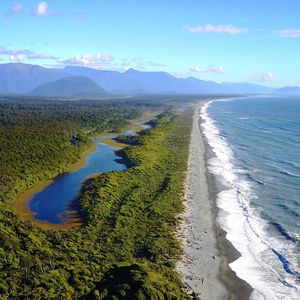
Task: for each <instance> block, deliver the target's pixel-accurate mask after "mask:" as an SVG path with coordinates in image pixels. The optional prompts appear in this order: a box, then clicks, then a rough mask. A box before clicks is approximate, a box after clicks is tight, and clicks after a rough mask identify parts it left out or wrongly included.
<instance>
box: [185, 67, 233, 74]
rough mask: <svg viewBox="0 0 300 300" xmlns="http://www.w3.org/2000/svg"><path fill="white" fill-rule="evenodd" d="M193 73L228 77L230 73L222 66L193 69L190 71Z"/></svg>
mask: <svg viewBox="0 0 300 300" xmlns="http://www.w3.org/2000/svg"><path fill="white" fill-rule="evenodd" d="M190 71H191V72H193V73H198V74H203V73H211V74H217V75H226V74H227V73H228V71H227V70H226V69H225V68H224V67H222V66H208V67H205V68H203V67H193V68H191V69H190Z"/></svg>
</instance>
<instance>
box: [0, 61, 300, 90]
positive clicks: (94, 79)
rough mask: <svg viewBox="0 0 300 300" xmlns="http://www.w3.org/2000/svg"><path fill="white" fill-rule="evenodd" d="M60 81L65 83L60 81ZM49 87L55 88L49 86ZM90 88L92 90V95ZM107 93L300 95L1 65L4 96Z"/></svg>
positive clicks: (190, 80) (131, 73)
mask: <svg viewBox="0 0 300 300" xmlns="http://www.w3.org/2000/svg"><path fill="white" fill-rule="evenodd" d="M74 77H77V79H76V80H75V81H76V83H74ZM67 78H69V79H67ZM70 78H73V79H70ZM61 79H66V80H65V81H60V80H61ZM55 82H56V83H55ZM49 83H53V84H50V85H46V84H49ZM95 84H96V85H97V86H96V85H95ZM45 85H46V86H45ZM72 86H74V87H75V86H76V89H75V90H72V89H73V88H72ZM78 86H80V88H78ZM88 88H91V91H90V92H88ZM105 91H106V92H107V93H110V94H126V95H132V94H270V93H277V94H300V87H284V88H280V89H274V88H271V87H267V86H263V85H257V84H252V83H247V82H245V83H230V82H224V83H216V82H213V81H205V80H201V79H198V78H195V77H187V78H177V77H175V76H173V75H171V74H169V73H167V72H144V71H138V70H134V69H129V70H127V71H125V72H117V71H108V70H97V69H93V68H87V67H78V66H66V67H65V68H64V69H55V68H45V67H41V66H38V65H30V64H23V63H8V64H0V93H1V94H28V93H32V94H35V95H41V94H43V95H46V94H47V93H48V94H51V95H75V94H78V95H83V94H94V95H96V94H97V95H98V94H99V95H100V94H104V93H105ZM73 92H74V93H73Z"/></svg>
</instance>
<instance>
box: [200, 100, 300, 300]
mask: <svg viewBox="0 0 300 300" xmlns="http://www.w3.org/2000/svg"><path fill="white" fill-rule="evenodd" d="M201 118H202V121H203V122H202V128H203V132H204V135H205V137H206V140H207V142H208V144H209V146H210V148H211V149H212V155H211V157H210V158H209V159H208V162H207V164H208V170H209V172H211V173H212V174H214V175H215V178H216V181H217V185H218V189H219V193H218V194H217V205H218V207H219V216H218V221H219V223H220V225H221V227H222V228H223V229H224V230H225V231H226V232H227V239H229V240H230V241H231V242H232V244H233V246H234V247H235V248H236V249H237V250H238V251H239V252H240V253H241V257H240V258H239V259H238V260H236V261H234V262H233V263H232V264H230V267H231V268H232V269H233V270H234V271H235V272H236V273H237V275H238V276H239V277H240V278H242V279H244V280H245V281H247V282H248V283H249V284H250V285H251V286H252V287H253V288H254V293H253V296H254V298H255V299H300V260H299V257H300V248H299V247H300V237H299V232H300V189H299V186H300V152H299V149H300V134H299V133H300V97H283V96H282V97H279V96H270V97H247V98H240V99H228V100H215V101H210V102H208V103H207V104H206V105H204V106H203V108H202V111H201Z"/></svg>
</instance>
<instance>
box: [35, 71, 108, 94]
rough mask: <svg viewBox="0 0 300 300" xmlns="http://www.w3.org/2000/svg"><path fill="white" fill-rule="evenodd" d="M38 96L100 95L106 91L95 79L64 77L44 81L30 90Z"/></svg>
mask: <svg viewBox="0 0 300 300" xmlns="http://www.w3.org/2000/svg"><path fill="white" fill-rule="evenodd" d="M31 94H32V95H38V96H66V97H70V96H81V95H82V96H101V95H104V94H106V91H105V90H104V89H103V88H102V87H100V86H99V85H98V84H97V83H96V82H95V81H93V80H91V79H89V78H87V77H84V76H71V77H66V78H63V79H60V80H57V81H54V82H50V83H46V84H44V85H42V86H40V87H37V88H36V89H34V90H33V91H32V92H31Z"/></svg>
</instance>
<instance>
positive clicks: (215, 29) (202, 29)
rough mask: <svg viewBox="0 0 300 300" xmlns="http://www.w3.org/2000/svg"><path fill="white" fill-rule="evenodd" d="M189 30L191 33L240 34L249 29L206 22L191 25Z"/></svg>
mask: <svg viewBox="0 0 300 300" xmlns="http://www.w3.org/2000/svg"><path fill="white" fill-rule="evenodd" d="M188 31H189V32H191V33H226V34H231V35H238V34H243V33H247V32H248V29H246V28H238V27H235V26H233V25H212V24H206V25H204V26H196V27H189V28H188Z"/></svg>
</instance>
